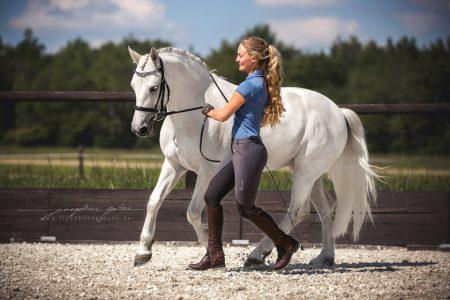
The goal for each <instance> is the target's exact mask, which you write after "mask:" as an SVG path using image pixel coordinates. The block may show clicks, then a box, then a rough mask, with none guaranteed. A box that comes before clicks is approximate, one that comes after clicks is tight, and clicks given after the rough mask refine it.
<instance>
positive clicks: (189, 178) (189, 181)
mask: <svg viewBox="0 0 450 300" xmlns="http://www.w3.org/2000/svg"><path fill="white" fill-rule="evenodd" d="M196 182H197V174H195V172H193V171H190V170H189V171H187V173H186V180H185V186H186V189H193V188H194V187H195V183H196Z"/></svg>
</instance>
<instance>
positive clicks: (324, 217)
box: [309, 178, 335, 266]
mask: <svg viewBox="0 0 450 300" xmlns="http://www.w3.org/2000/svg"><path fill="white" fill-rule="evenodd" d="M311 201H312V203H313V205H314V207H315V208H316V211H317V213H318V215H319V218H320V221H321V222H322V249H321V251H320V253H319V255H318V256H317V257H315V258H314V259H312V260H311V261H310V262H309V264H312V265H316V266H327V265H328V266H331V265H334V238H333V236H332V234H331V233H332V226H333V217H334V208H335V206H334V203H333V200H332V199H331V197H330V195H329V194H328V192H327V191H326V190H325V189H324V187H323V183H322V178H319V179H318V180H317V181H316V182H315V183H314V186H313V192H312V194H311Z"/></svg>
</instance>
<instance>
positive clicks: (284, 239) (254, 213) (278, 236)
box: [248, 207, 300, 270]
mask: <svg viewBox="0 0 450 300" xmlns="http://www.w3.org/2000/svg"><path fill="white" fill-rule="evenodd" d="M248 219H249V220H250V221H252V223H253V224H255V226H256V227H258V228H259V229H261V230H262V231H263V232H264V233H265V234H267V236H268V237H270V238H271V239H272V241H273V243H274V244H275V247H276V248H277V251H278V258H277V262H276V263H275V266H274V267H273V268H274V269H275V270H280V269H283V268H284V267H285V266H286V265H287V264H288V263H289V262H290V260H291V258H292V255H293V254H294V253H295V252H297V250H298V248H299V247H300V243H299V242H298V241H297V240H295V239H294V238H292V237H291V236H290V235H287V234H285V233H284V232H283V231H282V230H281V229H280V228H279V227H278V225H277V223H275V221H274V220H273V219H272V217H271V216H270V215H269V214H268V213H266V212H265V211H263V210H262V209H260V208H258V207H256V208H254V209H252V210H251V212H250V213H249V214H248Z"/></svg>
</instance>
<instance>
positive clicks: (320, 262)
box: [309, 257, 334, 267]
mask: <svg viewBox="0 0 450 300" xmlns="http://www.w3.org/2000/svg"><path fill="white" fill-rule="evenodd" d="M309 264H310V265H314V266H318V267H321V266H327V267H331V266H334V258H333V257H330V258H319V257H317V258H315V259H313V260H311V261H310V262H309Z"/></svg>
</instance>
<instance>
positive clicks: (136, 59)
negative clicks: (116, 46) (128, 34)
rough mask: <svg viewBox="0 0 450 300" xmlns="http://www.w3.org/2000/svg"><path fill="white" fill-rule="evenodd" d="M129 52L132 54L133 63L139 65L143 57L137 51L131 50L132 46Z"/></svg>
mask: <svg viewBox="0 0 450 300" xmlns="http://www.w3.org/2000/svg"><path fill="white" fill-rule="evenodd" d="M128 52H129V53H130V56H131V60H132V61H133V63H135V64H138V62H139V59H141V55H140V54H139V53H137V52H136V51H134V50H133V49H131V47H130V46H128Z"/></svg>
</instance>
